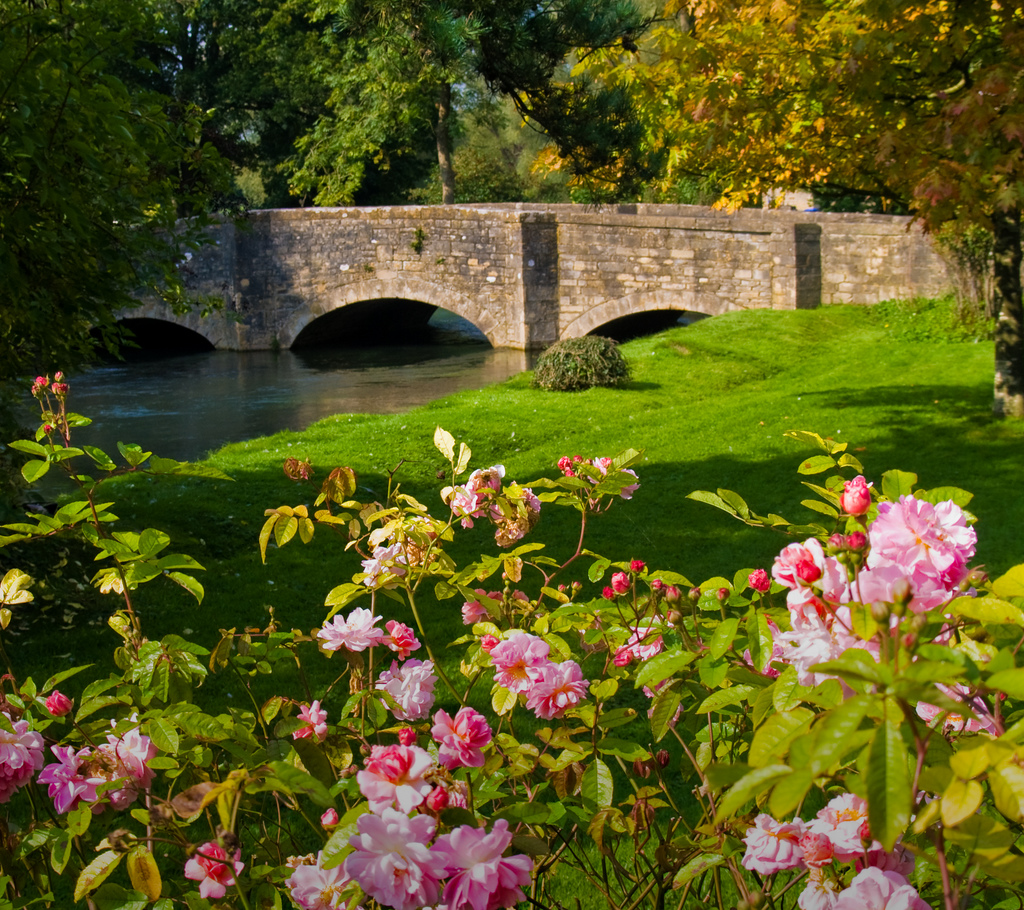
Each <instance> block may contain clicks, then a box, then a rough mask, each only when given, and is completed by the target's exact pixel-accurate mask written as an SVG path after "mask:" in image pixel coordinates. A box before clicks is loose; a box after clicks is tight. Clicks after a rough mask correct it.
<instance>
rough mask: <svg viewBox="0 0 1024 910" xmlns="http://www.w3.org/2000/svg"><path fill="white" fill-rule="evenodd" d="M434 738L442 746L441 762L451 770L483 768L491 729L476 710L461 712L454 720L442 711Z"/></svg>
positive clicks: (469, 709) (431, 732)
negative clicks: (485, 747) (484, 750)
mask: <svg viewBox="0 0 1024 910" xmlns="http://www.w3.org/2000/svg"><path fill="white" fill-rule="evenodd" d="M430 734H431V736H433V737H434V740H435V741H436V742H437V743H438V750H437V757H438V761H440V763H441V764H442V765H444V766H445V767H446V768H448V769H449V770H454V769H455V768H479V767H481V766H482V765H483V763H484V753H483V751H482V750H483V748H484V746H486V745H487V744H488V743H489V742H490V741H491V728H490V727H489V726H488V725H487V721H486V720H485V718H484V716H483V715H482V714H480V713H478V712H477V711H474V710H473V709H472V708H460V709H459V710H458V712H457V713H456V715H455V718H454V719H452V718H451V717H450V716H449V715H448V713H447V712H446V711H438V712H437V713H436V714H435V715H434V726H433V727H432V728H431V730H430Z"/></svg>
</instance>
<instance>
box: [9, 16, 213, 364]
mask: <svg viewBox="0 0 1024 910" xmlns="http://www.w3.org/2000/svg"><path fill="white" fill-rule="evenodd" d="M155 32H156V23H155V22H154V20H153V18H152V17H151V16H149V15H148V13H147V11H146V10H145V9H144V8H142V7H140V6H139V5H138V4H136V3H133V2H130V0H129V2H122V0H64V2H59V3H58V2H48V0H33V2H29V0H0V39H2V44H3V54H2V55H0V174H2V175H3V176H2V179H0V274H2V275H3V278H4V280H3V283H2V286H0V295H2V296H0V338H2V341H3V346H2V350H3V357H2V358H0V379H3V380H6V379H11V378H12V377H16V376H19V375H22V374H25V373H29V372H31V373H33V374H34V373H35V372H46V371H47V370H53V369H55V368H56V369H65V370H67V369H69V368H71V367H73V366H76V365H78V364H80V363H82V362H83V361H85V360H88V359H89V358H90V357H91V356H92V355H93V353H94V342H93V340H92V337H91V336H90V333H91V332H96V333H98V334H99V336H100V338H101V339H102V340H103V342H104V343H105V344H106V345H107V346H108V347H110V348H114V347H116V345H117V343H118V338H119V334H118V332H117V328H116V318H115V315H116V313H117V312H118V311H119V310H121V309H122V308H124V307H131V306H133V305H137V303H138V300H137V298H136V296H135V294H136V293H137V292H139V291H141V290H146V289H148V290H151V291H156V292H159V293H162V294H163V295H165V296H166V297H167V299H169V300H170V301H171V302H173V303H176V304H179V305H186V303H187V295H186V292H185V286H184V285H185V282H184V277H183V275H182V274H181V272H180V271H179V269H178V265H179V262H180V260H181V257H182V252H183V247H184V248H187V247H188V246H189V245H190V244H195V243H196V242H197V241H198V238H199V232H200V231H201V229H202V220H201V219H200V220H198V221H197V222H195V223H194V224H193V225H192V227H191V228H190V229H189V230H188V231H186V232H184V233H182V232H177V233H176V232H175V228H176V222H177V219H178V218H179V216H181V215H184V214H190V215H192V214H199V213H202V212H204V211H206V209H207V208H208V204H209V202H210V199H211V197H212V195H214V194H215V193H217V192H219V191H221V190H223V189H224V185H225V184H224V177H225V172H224V170H223V168H222V162H221V160H220V158H219V156H217V154H216V153H215V152H214V151H213V150H212V149H211V148H210V147H209V145H208V144H206V143H204V142H203V141H202V136H201V134H202V123H203V114H202V112H201V111H199V110H198V109H196V108H194V107H192V106H189V105H176V104H174V103H173V102H171V101H170V100H169V99H167V98H166V97H164V96H162V95H159V94H157V93H155V92H152V91H149V90H146V89H144V88H141V87H140V85H141V83H142V81H143V74H144V73H147V72H149V70H150V64H148V63H147V62H146V61H145V60H144V59H141V58H140V56H139V50H140V47H141V42H143V41H144V40H145V39H146V38H148V37H150V36H152V35H153V34H154V33H155Z"/></svg>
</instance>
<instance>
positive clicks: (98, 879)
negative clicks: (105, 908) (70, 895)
mask: <svg viewBox="0 0 1024 910" xmlns="http://www.w3.org/2000/svg"><path fill="white" fill-rule="evenodd" d="M121 856H122V854H120V853H115V852H114V851H113V850H105V851H104V852H103V853H101V854H100V855H99V856H97V857H96V859H94V860H93V861H92V862H91V863H89V865H88V866H86V867H85V868H84V869H83V870H82V874H81V875H79V876H78V881H77V882H76V883H75V901H76V902H78V901H80V900H81V899H82V898H83V897H85V895H87V894H88V893H89V892H90V891H94V890H95V889H96V888H98V887H99V886H100V885H102V884H103V882H104V881H106V879H107V876H109V875H110V873H111V872H113V871H114V870H115V869H116V868H117V866H118V863H120V862H121Z"/></svg>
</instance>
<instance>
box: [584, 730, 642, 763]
mask: <svg viewBox="0 0 1024 910" xmlns="http://www.w3.org/2000/svg"><path fill="white" fill-rule="evenodd" d="M597 751H598V752H600V753H601V754H602V755H617V756H619V758H624V759H626V761H636V760H637V759H640V761H647V759H649V758H650V757H651V753H650V752H648V751H647V750H646V749H645V748H644V747H643V746H641V745H640V744H639V743H635V742H633V741H631V740H628V739H616V738H615V737H612V736H606V737H605V738H604V739H600V740H598V741H597Z"/></svg>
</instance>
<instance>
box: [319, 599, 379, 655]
mask: <svg viewBox="0 0 1024 910" xmlns="http://www.w3.org/2000/svg"><path fill="white" fill-rule="evenodd" d="M380 619H381V617H379V616H374V615H373V613H372V612H371V611H370V610H366V609H364V608H362V607H356V608H355V609H354V610H353V611H352V612H351V613H349V615H348V617H347V618H342V617H341V616H335V617H334V618H333V619H332V620H328V621H327V622H325V623H324V625H323V628H322V629H320V631H319V632H317V633H316V637H317V638H318V639H320V641H321V642H323V644H322V645H321V647H322V648H323V649H324V650H325V651H338V650H340V649H341V648H345V649H346V650H347V651H365V650H366V649H367V648H372V647H373V646H374V645H377V644H380V642H381V640H382V639H383V638H384V633H383V632H382V631H381V630H380V629H378V628H377V623H378V622H380Z"/></svg>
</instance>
